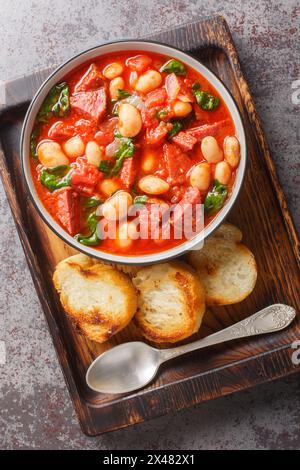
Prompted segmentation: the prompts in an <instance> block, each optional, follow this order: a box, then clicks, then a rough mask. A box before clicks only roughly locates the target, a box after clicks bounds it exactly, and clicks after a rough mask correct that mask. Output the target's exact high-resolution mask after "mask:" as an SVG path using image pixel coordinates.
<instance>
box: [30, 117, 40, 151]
mask: <svg viewBox="0 0 300 470" xmlns="http://www.w3.org/2000/svg"><path fill="white" fill-rule="evenodd" d="M39 131H40V128H39V126H38V125H35V126H34V128H33V130H32V132H31V135H30V151H31V155H32V156H33V158H35V159H37V158H38V154H37V149H36V148H37V138H38V136H39Z"/></svg>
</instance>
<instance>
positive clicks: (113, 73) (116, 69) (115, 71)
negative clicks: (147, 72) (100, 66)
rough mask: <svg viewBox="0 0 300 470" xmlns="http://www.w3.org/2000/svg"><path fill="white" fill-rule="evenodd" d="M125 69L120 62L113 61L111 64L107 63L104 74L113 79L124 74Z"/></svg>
mask: <svg viewBox="0 0 300 470" xmlns="http://www.w3.org/2000/svg"><path fill="white" fill-rule="evenodd" d="M123 71H124V67H123V65H122V64H120V63H119V62H112V63H111V64H109V65H107V66H106V67H105V68H104V70H103V75H104V77H105V78H108V79H109V80H112V79H113V78H116V77H118V76H119V75H122V73H123Z"/></svg>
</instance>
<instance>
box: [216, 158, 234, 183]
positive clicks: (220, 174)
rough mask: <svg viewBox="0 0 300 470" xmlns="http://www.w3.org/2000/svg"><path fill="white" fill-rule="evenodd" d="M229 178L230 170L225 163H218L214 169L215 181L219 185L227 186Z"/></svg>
mask: <svg viewBox="0 0 300 470" xmlns="http://www.w3.org/2000/svg"><path fill="white" fill-rule="evenodd" d="M230 178H231V168H230V165H228V163H227V162H219V163H217V165H216V168H215V179H216V180H218V181H219V183H221V184H228V183H229V180H230Z"/></svg>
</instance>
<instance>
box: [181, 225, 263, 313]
mask: <svg viewBox="0 0 300 470" xmlns="http://www.w3.org/2000/svg"><path fill="white" fill-rule="evenodd" d="M241 240H242V232H241V231H240V230H239V229H238V228H237V227H235V226H234V225H231V224H223V225H221V226H220V227H219V229H218V230H216V232H215V233H214V234H213V235H212V236H211V237H209V238H208V239H207V240H205V242H204V246H203V248H202V249H200V250H192V251H190V253H189V254H188V261H189V263H190V264H191V265H192V266H193V268H194V269H195V270H196V272H197V273H198V276H199V278H200V279H201V281H202V282H203V285H204V288H205V293H206V303H207V305H230V304H235V303H237V302H241V301H242V300H244V299H245V298H246V297H247V296H248V295H250V294H251V292H252V291H253V289H254V286H255V283H256V279H257V267H256V262H255V258H254V256H253V254H252V253H251V251H250V250H249V249H248V248H247V247H246V246H245V245H243V244H242V243H241Z"/></svg>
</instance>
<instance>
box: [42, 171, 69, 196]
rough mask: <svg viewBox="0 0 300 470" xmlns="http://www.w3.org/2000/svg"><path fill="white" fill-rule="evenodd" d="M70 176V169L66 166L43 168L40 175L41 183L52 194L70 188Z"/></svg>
mask: <svg viewBox="0 0 300 470" xmlns="http://www.w3.org/2000/svg"><path fill="white" fill-rule="evenodd" d="M71 175H72V169H71V167H70V166H68V165H60V166H56V167H54V168H44V169H43V170H42V173H41V183H42V185H43V186H45V187H46V188H48V189H49V191H51V192H52V191H55V190H56V189H60V188H65V187H67V186H70V185H71Z"/></svg>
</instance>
